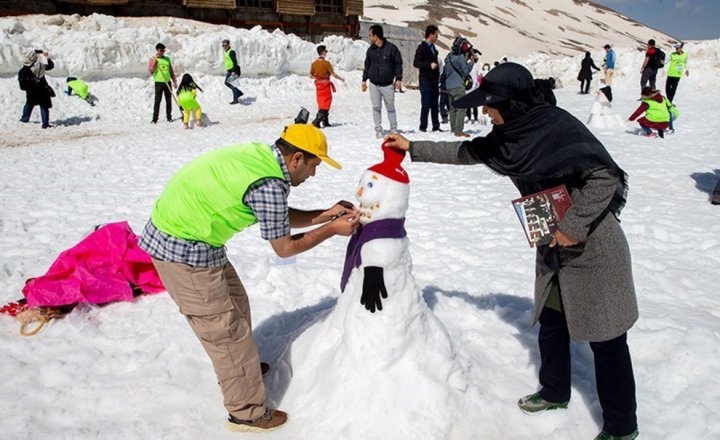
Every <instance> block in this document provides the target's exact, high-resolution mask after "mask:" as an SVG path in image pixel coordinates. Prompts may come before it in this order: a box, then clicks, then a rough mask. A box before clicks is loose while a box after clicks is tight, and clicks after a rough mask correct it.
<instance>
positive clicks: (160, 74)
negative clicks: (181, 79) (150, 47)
mask: <svg viewBox="0 0 720 440" xmlns="http://www.w3.org/2000/svg"><path fill="white" fill-rule="evenodd" d="M155 51H156V52H155V56H154V57H152V58H150V63H149V64H148V72H150V74H151V75H152V76H153V80H154V81H155V105H154V106H153V118H152V123H153V124H157V121H158V115H159V113H160V101H162V97H163V95H164V96H165V115H166V116H167V120H168V122H172V120H173V118H172V102H171V101H170V97H171V95H172V89H171V88H170V82H171V81H172V87H173V89H176V88H177V80H176V79H175V72H174V71H173V68H172V64H171V63H170V58H169V57H168V56H167V55H165V45H164V44H162V43H158V44H156V45H155Z"/></svg>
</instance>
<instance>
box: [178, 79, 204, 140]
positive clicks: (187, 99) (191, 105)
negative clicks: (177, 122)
mask: <svg viewBox="0 0 720 440" xmlns="http://www.w3.org/2000/svg"><path fill="white" fill-rule="evenodd" d="M198 90H200V91H201V92H202V91H203V89H201V88H200V86H198V85H197V84H195V80H193V78H192V76H190V74H188V73H186V74H185V75H183V77H182V81H180V86H179V87H178V89H177V96H178V103H179V104H180V106H181V107H182V109H183V127H184V128H185V129H188V128H190V125H189V122H190V113H191V112H192V111H193V110H195V123H196V124H197V126H198V127H202V126H203V124H202V109H201V108H200V104H198V102H197V99H195V96H197V91H198Z"/></svg>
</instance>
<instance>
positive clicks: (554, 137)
mask: <svg viewBox="0 0 720 440" xmlns="http://www.w3.org/2000/svg"><path fill="white" fill-rule="evenodd" d="M507 64H510V63H506V64H503V65H502V66H506V65H507ZM497 70H499V67H498V68H496V69H495V70H493V71H491V72H490V73H492V72H496V71H497ZM504 70H505V72H504V75H503V77H502V78H497V79H495V81H498V82H499V83H500V84H501V85H504V84H503V82H504V83H506V84H508V85H509V84H518V83H523V84H524V83H527V87H526V88H522V89H521V90H519V91H520V92H521V93H520V95H522V96H524V97H526V98H523V99H522V100H516V99H507V100H500V101H499V102H497V103H494V104H486V105H489V106H491V107H493V108H496V109H498V110H499V111H500V114H501V115H502V117H503V119H504V120H505V123H504V124H502V125H495V126H494V127H493V130H492V132H490V134H489V135H488V137H490V138H492V141H491V142H487V143H485V146H484V147H483V148H480V149H477V150H475V151H474V152H473V153H474V154H475V155H476V156H477V157H479V158H480V159H481V160H482V161H483V162H484V163H485V164H486V165H487V166H488V167H489V168H490V169H492V170H493V171H495V172H497V173H499V174H501V175H504V176H508V177H510V178H511V179H512V181H513V183H514V184H515V185H516V186H517V188H518V189H519V190H520V193H521V194H522V195H528V194H532V193H534V192H538V191H541V190H543V189H547V188H551V187H553V186H557V185H560V184H564V185H565V186H567V187H568V189H570V188H572V187H579V186H581V185H582V179H583V177H584V176H585V175H587V173H588V172H592V171H595V170H599V169H603V168H607V169H609V170H611V171H612V172H613V173H615V174H617V175H618V178H619V179H618V188H617V190H616V192H615V196H614V197H613V199H612V201H611V202H610V205H609V209H610V211H612V212H613V213H615V214H616V215H619V214H620V211H621V210H622V208H623V206H625V201H626V196H627V176H626V174H625V172H624V171H623V170H622V169H621V168H620V167H619V166H618V165H617V164H616V163H615V161H614V160H613V159H612V157H610V154H609V153H608V152H607V150H606V149H605V147H604V146H603V145H602V143H600V141H599V140H597V138H595V136H593V134H592V133H591V132H590V130H588V129H587V127H586V126H585V124H583V123H582V122H580V121H579V120H578V119H576V118H575V117H574V116H572V115H571V114H570V113H568V112H567V111H565V110H563V109H561V108H559V107H555V106H551V105H547V104H546V103H545V102H544V101H543V100H542V98H538V97H537V96H538V92H537V89H535V85H534V83H533V81H532V75H530V72H529V71H527V69H525V68H524V67H522V66H520V65H519V64H514V66H512V69H504ZM528 76H529V80H528ZM508 77H509V79H508ZM519 78H522V79H519ZM487 80H490V81H493V80H494V79H493V78H491V77H490V74H488V76H487V77H486V78H485V79H484V80H483V82H484V81H487ZM533 89H535V90H533Z"/></svg>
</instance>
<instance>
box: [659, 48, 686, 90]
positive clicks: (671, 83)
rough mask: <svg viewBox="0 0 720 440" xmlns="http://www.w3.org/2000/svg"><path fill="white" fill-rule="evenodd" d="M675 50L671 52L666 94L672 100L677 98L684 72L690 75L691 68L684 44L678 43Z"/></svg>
mask: <svg viewBox="0 0 720 440" xmlns="http://www.w3.org/2000/svg"><path fill="white" fill-rule="evenodd" d="M674 47H675V52H673V53H671V54H670V65H669V66H668V72H667V79H666V80H665V95H666V96H667V99H669V100H670V102H672V101H673V99H675V92H677V88H678V84H679V83H680V78H682V75H683V72H684V73H685V76H690V70H688V68H687V57H688V54H687V52H685V51H683V44H682V43H678V44H676V45H675V46H674Z"/></svg>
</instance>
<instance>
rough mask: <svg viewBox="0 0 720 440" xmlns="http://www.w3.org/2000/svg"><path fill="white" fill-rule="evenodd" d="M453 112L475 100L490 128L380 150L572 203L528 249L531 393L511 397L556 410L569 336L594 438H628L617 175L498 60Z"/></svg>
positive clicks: (629, 297) (587, 139) (567, 374)
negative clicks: (584, 350) (585, 386)
mask: <svg viewBox="0 0 720 440" xmlns="http://www.w3.org/2000/svg"><path fill="white" fill-rule="evenodd" d="M456 104H457V106H458V108H467V107H472V106H476V105H481V106H483V114H487V115H488V116H489V117H490V122H491V123H492V124H493V129H492V131H491V132H490V133H488V134H487V135H486V136H480V137H477V138H475V139H473V140H472V141H465V142H431V141H413V142H410V141H409V140H407V139H406V138H404V137H403V136H402V135H399V134H389V135H387V137H386V138H385V144H384V145H385V146H388V147H391V148H399V149H401V150H405V151H408V152H409V153H410V158H411V159H412V161H413V162H432V163H444V164H455V165H472V164H484V165H486V166H488V167H489V168H490V169H491V170H493V171H495V172H496V173H498V174H500V175H503V176H508V177H509V178H510V180H511V181H512V183H513V184H514V185H515V186H516V187H517V189H518V190H519V191H520V194H521V195H523V196H527V195H530V194H533V193H535V192H538V191H541V190H544V189H549V188H553V187H555V186H558V185H560V184H563V185H565V187H566V188H567V190H568V191H569V193H570V194H569V195H570V198H571V199H572V206H571V207H570V208H569V209H568V210H567V212H566V213H565V216H564V217H563V218H562V220H560V222H559V223H558V229H557V230H556V231H555V232H554V233H553V240H552V242H551V243H550V244H549V245H541V246H538V247H537V251H536V260H535V311H534V322H539V323H540V332H539V335H538V346H539V348H540V370H539V379H540V385H541V389H540V390H539V391H538V392H534V393H532V394H529V395H527V396H524V397H523V398H521V399H520V400H519V401H518V406H519V407H520V409H522V410H523V411H524V412H527V413H534V412H540V411H548V410H554V409H561V408H566V407H567V405H568V401H569V400H570V394H571V370H570V365H571V353H570V340H571V339H576V340H582V341H588V342H589V343H590V348H591V350H592V352H593V358H594V363H595V379H596V380H595V382H596V388H597V392H598V397H599V401H600V407H601V408H602V412H603V427H602V431H601V432H600V433H599V434H598V436H597V437H596V438H595V440H607V439H621V440H632V439H634V438H635V437H637V435H638V432H637V417H636V410H637V404H636V401H635V379H634V374H633V369H632V361H631V357H630V351H629V348H628V345H627V331H628V330H629V329H630V328H631V327H632V326H633V324H634V323H635V321H636V320H637V318H638V306H637V299H636V297H635V286H634V282H633V278H632V264H631V258H630V249H629V247H628V243H627V240H626V239H625V234H624V233H623V231H622V228H621V227H620V222H619V220H618V217H619V215H620V211H621V210H622V208H623V206H624V205H625V201H626V192H627V176H626V174H625V172H624V171H623V170H622V169H621V168H620V167H619V166H618V164H617V163H616V162H615V161H614V160H613V158H612V156H611V155H610V153H609V152H608V151H607V150H606V149H605V147H604V146H603V145H602V143H601V142H600V141H599V140H598V139H597V138H596V137H595V136H594V135H593V134H592V133H591V132H590V131H589V130H588V129H587V127H586V126H585V124H583V123H582V122H580V121H579V120H578V119H577V118H575V117H574V116H572V115H571V114H570V113H568V112H567V111H565V110H563V109H561V108H560V107H557V106H553V105H549V104H548V103H547V101H546V99H545V98H544V97H543V96H542V92H541V91H540V90H538V88H537V86H536V84H535V82H534V79H533V77H532V74H531V73H530V72H529V71H528V70H527V69H526V68H525V67H523V66H521V65H519V64H515V63H503V64H501V65H500V66H498V67H497V68H495V69H493V70H491V71H490V73H488V74H487V76H485V78H484V79H483V81H482V83H481V84H480V87H479V88H478V89H476V90H475V91H473V92H471V93H469V94H467V95H466V96H465V97H463V98H461V99H458V100H457V102H456Z"/></svg>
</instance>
